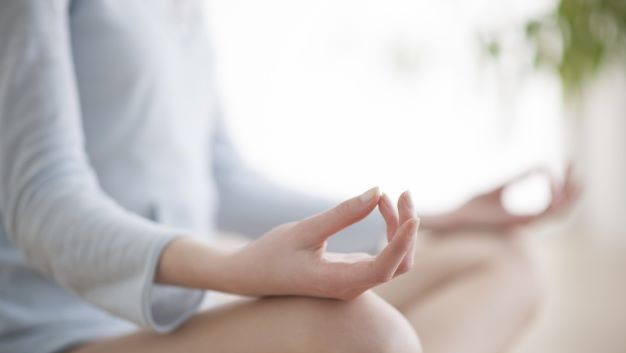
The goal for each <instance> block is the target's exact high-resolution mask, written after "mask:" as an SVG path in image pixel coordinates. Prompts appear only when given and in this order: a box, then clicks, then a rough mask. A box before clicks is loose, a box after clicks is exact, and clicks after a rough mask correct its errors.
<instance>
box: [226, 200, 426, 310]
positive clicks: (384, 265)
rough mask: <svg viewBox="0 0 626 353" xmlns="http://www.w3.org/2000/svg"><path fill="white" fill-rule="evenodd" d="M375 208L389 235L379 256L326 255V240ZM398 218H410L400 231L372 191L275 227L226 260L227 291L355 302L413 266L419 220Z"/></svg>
mask: <svg viewBox="0 0 626 353" xmlns="http://www.w3.org/2000/svg"><path fill="white" fill-rule="evenodd" d="M407 196H408V195H407ZM376 205H380V208H381V212H382V213H383V215H384V216H385V219H388V222H387V224H388V227H390V228H391V229H389V231H390V232H393V234H391V235H390V237H389V238H390V242H389V244H388V245H387V246H386V247H385V248H384V249H383V250H382V251H381V253H380V254H379V255H378V256H375V257H374V256H371V255H369V254H364V253H351V254H340V253H330V252H327V251H326V241H327V240H328V238H330V237H331V236H333V235H334V234H336V233H337V232H339V231H340V230H342V229H343V228H345V227H347V226H349V225H351V224H353V223H355V222H358V221H359V220H361V219H363V218H364V217H365V216H367V215H368V214H369V213H371V212H372V210H373V209H374V208H375V207H376ZM402 213H403V214H404V215H406V214H407V213H411V214H410V216H405V217H404V219H403V220H404V221H403V223H402V224H401V225H399V226H398V224H397V220H396V221H394V220H393V217H394V215H395V213H394V211H393V206H391V205H390V203H389V199H388V198H386V197H382V196H381V195H380V192H379V191H378V188H374V189H371V190H369V191H367V192H366V193H364V194H363V195H361V196H359V197H355V198H352V199H349V200H347V201H344V202H342V203H341V204H339V205H338V206H336V207H334V208H332V209H330V210H328V211H326V212H323V213H321V214H318V215H315V216H313V217H310V218H307V219H304V220H301V221H298V222H293V223H287V224H283V225H281V226H279V227H277V228H274V229H273V230H271V231H269V232H268V233H266V234H265V235H264V236H263V237H261V238H260V239H258V240H257V241H255V242H253V243H251V244H249V245H248V246H246V247H245V248H243V249H241V250H240V251H238V252H236V253H234V254H232V255H231V256H230V257H229V259H228V262H229V265H228V268H229V269H230V274H231V275H232V278H233V281H232V283H233V286H232V287H231V288H229V291H231V292H236V293H241V294H249V295H305V296H316V297H328V298H339V299H349V298H354V297H356V296H358V295H359V294H361V293H362V292H364V291H366V290H368V289H370V288H372V287H374V286H376V285H378V284H380V283H383V282H387V281H389V280H390V279H392V278H393V277H395V276H397V275H399V274H401V273H403V272H406V271H407V270H408V269H409V268H410V267H411V265H412V252H411V253H410V254H409V250H410V249H411V248H412V244H413V243H414V241H415V237H416V234H417V228H418V221H417V219H416V218H415V215H414V214H412V213H413V212H412V211H408V212H406V211H404V210H403V211H402ZM355 241H358V239H355ZM407 255H408V256H407ZM399 270H400V271H399Z"/></svg>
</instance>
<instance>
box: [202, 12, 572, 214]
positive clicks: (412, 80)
mask: <svg viewBox="0 0 626 353" xmlns="http://www.w3.org/2000/svg"><path fill="white" fill-rule="evenodd" d="M551 6H553V3H552V2H551V1H542V0H534V1H522V0H519V1H511V0H502V1H496V0H493V1H490V0H482V1H451V0H447V1H425V0H370V1H364V0H264V1H255V0H211V1H210V2H209V5H208V6H207V9H208V12H209V30H210V32H211V37H212V38H213V40H214V46H215V48H216V55H217V57H216V59H217V73H218V77H219V88H220V93H221V96H222V99H223V105H224V110H225V112H226V114H227V121H228V124H229V127H230V128H231V131H232V133H233V135H234V138H235V140H236V142H237V144H238V145H239V147H240V150H241V151H242V153H243V156H244V157H245V159H246V160H247V161H248V162H249V163H251V164H253V165H254V166H255V167H256V168H257V169H260V170H262V171H263V172H264V173H266V174H268V175H269V176H270V177H272V178H274V179H275V180H278V181H280V182H282V183H285V184H286V185H289V186H293V187H296V188H301V189H305V190H308V191H310V192H315V193H319V194H322V195H326V196H334V197H343V196H346V195H351V194H356V193H358V192H361V191H363V190H365V189H367V188H368V187H370V186H372V185H380V186H381V187H382V188H383V189H384V190H385V191H387V192H389V193H390V194H391V195H394V196H395V195H397V194H398V193H399V192H401V191H402V190H404V189H407V188H408V189H411V191H412V193H413V195H414V198H415V199H416V200H415V201H416V203H417V205H418V208H419V209H420V210H423V211H426V212H435V211H438V210H442V209H446V208H449V207H453V206H454V205H456V204H458V203H459V202H461V201H462V200H464V199H465V198H467V197H469V196H470V195H472V194H474V193H476V192H478V191H480V190H483V189H485V188H489V187H490V186H491V185H494V183H497V182H499V181H502V180H505V179H507V178H508V177H510V176H513V175H515V174H517V173H519V172H521V171H523V170H525V169H527V168H529V167H533V166H536V165H547V166H550V167H552V168H553V169H555V170H557V171H558V170H559V166H560V165H561V164H562V159H563V152H562V148H561V147H560V146H561V142H562V138H561V136H560V135H559V131H560V130H561V129H560V125H561V124H562V121H561V119H562V118H561V116H562V107H561V92H560V88H559V82H558V79H557V78H556V77H555V76H553V75H551V74H548V73H539V72H535V71H533V70H532V68H531V67H530V65H528V61H529V60H530V57H531V56H530V54H529V52H528V51H527V48H526V46H525V42H524V38H523V32H522V31H521V30H522V29H523V25H522V24H523V23H524V21H525V20H526V19H528V18H530V17H531V16H537V15H540V14H543V13H546V12H547V11H549V10H550V9H551ZM492 33H497V35H500V36H502V37H503V38H504V39H506V40H505V43H506V45H505V46H504V48H503V54H502V58H501V60H499V61H494V60H493V59H491V58H489V57H488V56H487V55H486V54H485V51H484V49H483V47H482V46H481V38H485V36H488V35H490V34H492ZM545 189H546V188H545V184H542V183H541V182H540V181H538V182H535V183H529V184H528V183H527V186H526V187H523V188H521V189H518V192H517V193H516V194H517V196H514V197H513V200H512V204H513V205H517V207H518V208H519V209H527V210H530V209H537V208H540V207H541V205H542V204H544V203H545V201H546V190H545Z"/></svg>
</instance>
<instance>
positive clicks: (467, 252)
mask: <svg viewBox="0 0 626 353" xmlns="http://www.w3.org/2000/svg"><path fill="white" fill-rule="evenodd" d="M416 251H417V253H416V256H415V265H414V267H413V270H412V271H411V272H409V273H407V274H405V275H404V276H401V277H399V278H397V279H396V280H394V281H392V282H390V283H387V284H385V285H383V286H381V287H379V288H376V292H377V294H378V295H377V294H374V293H365V294H364V295H363V296H361V297H359V298H357V299H356V300H353V301H349V302H342V301H335V300H323V299H313V298H295V297H284V298H280V297H277V298H271V299H260V300H249V301H239V302H235V303H232V304H229V305H226V306H223V307H220V308H217V309H213V310H209V311H206V312H203V313H200V314H198V315H196V316H195V317H193V318H192V319H191V320H190V321H188V322H187V323H186V324H185V325H183V326H182V327H181V328H180V329H179V330H177V331H176V332H174V333H172V334H168V335H157V334H153V333H150V332H143V331H142V332H137V333H134V334H131V335H128V336H124V337H119V338H113V339H110V340H107V341H104V342H97V343H91V344H88V345H85V346H83V347H80V348H78V349H76V350H74V351H72V353H100V352H112V351H113V352H128V353H142V352H155V353H159V352H167V353H175V352H189V353H196V352H197V353H200V352H201V353H210V352H233V353H237V352H242V353H243V352H250V353H252V352H254V353H263V352H268V353H269V352H271V353H281V352H289V353H299V352H302V353H305V352H327V353H332V352H342V353H349V352H359V353H368V352H376V353H386V352H389V353H391V352H393V353H405V352H406V353H413V352H421V347H420V343H419V341H418V339H417V336H416V334H415V332H416V331H417V332H419V335H420V338H421V341H422V344H423V346H424V351H425V352H428V353H457V352H472V353H501V352H504V351H505V349H506V348H507V347H508V346H509V345H510V344H511V343H512V342H513V340H514V339H515V337H516V336H517V335H518V334H519V332H520V331H521V330H522V329H523V328H524V326H525V325H526V324H527V322H528V320H529V319H530V318H531V317H532V315H533V313H534V312H535V310H536V308H537V306H538V304H539V302H540V298H541V285H540V281H539V278H538V276H537V273H536V271H535V270H534V265H533V261H532V258H531V257H530V256H529V252H528V251H527V248H526V244H525V241H524V239H523V238H521V237H519V236H516V235H500V236H495V235H488V236H469V235H458V236H445V237H433V238H431V239H428V240H427V241H425V242H424V243H423V244H421V246H418V247H417V250H416ZM381 297H382V298H384V299H385V300H383V299H381ZM390 304H391V305H390Z"/></svg>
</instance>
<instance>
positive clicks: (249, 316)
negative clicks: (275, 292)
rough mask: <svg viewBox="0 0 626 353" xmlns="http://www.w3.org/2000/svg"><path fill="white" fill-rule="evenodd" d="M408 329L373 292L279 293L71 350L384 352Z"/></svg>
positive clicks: (124, 352)
mask: <svg viewBox="0 0 626 353" xmlns="http://www.w3.org/2000/svg"><path fill="white" fill-rule="evenodd" d="M402 330H405V331H406V332H405V333H406V334H412V335H414V331H413V329H412V328H411V327H410V325H409V323H408V322H407V321H406V320H405V319H404V317H402V315H401V314H400V313H399V312H397V311H396V310H395V309H394V308H393V307H392V306H391V305H389V304H388V303H387V302H385V301H384V300H382V299H381V298H380V297H378V296H377V295H375V294H373V293H365V294H364V295H362V296H361V297H359V298H357V299H355V300H353V301H350V302H345V301H337V300H326V299H313V298H303V297H276V298H267V299H259V300H242V301H237V302H234V303H231V304H228V305H225V306H222V307H219V308H216V309H211V310H208V311H206V312H203V313H200V314H198V315H196V316H195V317H192V318H191V319H190V320H189V321H187V322H186V323H185V324H184V325H183V326H181V327H180V328H179V329H178V330H176V331H175V332H173V333H170V334H165V335H159V334H155V333H152V332H146V331H141V332H137V333H135V334H131V335H128V336H125V337H119V338H113V339H109V340H107V341H103V342H96V343H90V344H87V345H85V346H83V347H79V348H77V349H76V350H73V351H71V353H101V352H102V353H104V352H107V353H108V352H120V353H144V352H146V353H147V352H150V353H177V352H184V353H212V352H216V353H222V352H229V353H239V352H241V353H244V352H245V353H264V352H267V353H281V352H285V353H287V352H288V353H298V352H310V353H312V352H372V350H371V349H369V350H368V347H373V349H374V350H375V351H376V352H381V351H383V350H381V349H379V348H380V344H382V343H385V342H388V340H389V339H391V338H393V337H394V335H396V334H397V333H398V332H399V331H402ZM409 331H410V332H409ZM401 338H402V337H401ZM394 341H398V342H402V340H398V337H395V338H394ZM403 345H406V344H403ZM68 353H69V352H68Z"/></svg>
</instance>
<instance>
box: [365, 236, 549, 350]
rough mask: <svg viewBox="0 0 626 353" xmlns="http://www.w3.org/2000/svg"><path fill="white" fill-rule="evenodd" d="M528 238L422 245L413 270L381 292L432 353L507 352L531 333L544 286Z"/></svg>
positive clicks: (486, 238) (463, 239) (467, 239)
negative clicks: (529, 327)
mask: <svg viewBox="0 0 626 353" xmlns="http://www.w3.org/2000/svg"><path fill="white" fill-rule="evenodd" d="M533 267H534V265H533V261H532V259H531V258H530V257H529V254H528V251H527V250H526V245H525V244H524V239H522V238H520V237H519V236H517V235H512V234H510V235H499V236H496V235H485V236H471V235H455V236H446V237H443V238H440V239H435V240H429V241H427V242H426V243H425V244H423V245H422V246H418V250H417V253H416V256H415V265H414V267H413V270H412V271H411V272H409V273H407V274H405V275H404V276H402V277H399V278H398V279H397V280H395V281H393V282H391V283H388V284H386V285H383V286H381V287H379V288H377V292H378V293H379V294H381V296H383V298H385V299H387V300H389V302H390V303H392V304H393V305H394V306H396V307H397V308H398V309H400V310H401V311H402V312H403V313H404V314H405V315H406V316H407V318H408V319H409V321H410V322H411V323H412V324H413V326H414V327H415V329H416V330H417V332H419V334H420V338H421V340H422V343H423V346H424V350H425V351H426V352H429V353H456V352H472V353H497V352H503V351H505V349H506V348H507V347H508V346H509V345H510V344H511V343H512V341H513V340H514V338H515V337H516V336H517V335H518V333H519V332H521V331H522V329H523V328H524V327H525V325H526V324H527V322H528V321H529V318H530V317H531V316H532V314H533V313H534V312H535V309H536V307H537V304H538V303H539V301H540V300H539V299H540V297H541V285H540V280H539V279H538V276H537V275H536V272H535V270H534V269H533Z"/></svg>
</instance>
